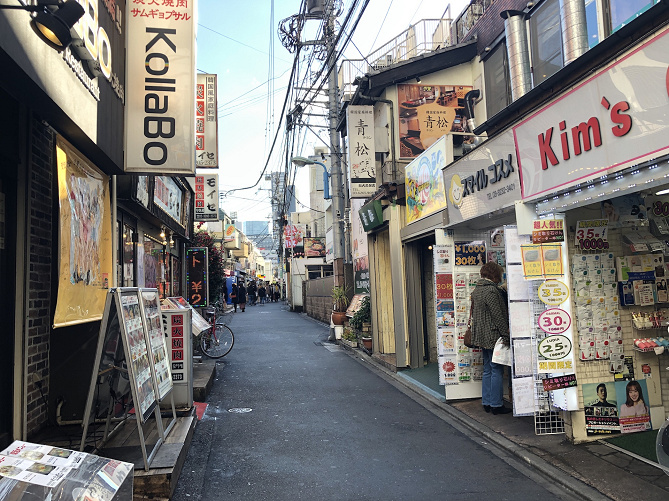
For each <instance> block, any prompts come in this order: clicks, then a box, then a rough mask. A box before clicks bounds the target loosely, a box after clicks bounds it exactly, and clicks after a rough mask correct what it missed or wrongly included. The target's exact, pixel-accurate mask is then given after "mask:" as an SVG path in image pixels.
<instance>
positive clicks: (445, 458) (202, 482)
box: [173, 303, 575, 501]
mask: <svg viewBox="0 0 669 501" xmlns="http://www.w3.org/2000/svg"><path fill="white" fill-rule="evenodd" d="M231 327H232V329H233V331H234V332H235V345H234V348H233V350H232V352H231V353H230V354H229V355H228V356H226V357H225V358H223V359H221V361H219V362H218V365H217V378H216V381H215V382H214V386H213V388H212V391H211V393H210V394H209V396H208V398H207V403H208V404H209V405H208V408H207V410H206V413H205V415H204V417H203V419H202V421H200V422H199V423H198V426H197V427H196V429H195V436H194V439H193V443H192V445H191V447H190V450H189V453H188V457H187V459H186V464H185V466H184V468H183V470H182V473H181V477H180V479H179V482H178V485H177V489H176V492H175V495H174V497H173V499H174V500H176V501H185V500H217V499H225V500H235V499H256V500H269V499H273V500H282V499H312V500H313V499H318V500H348V499H365V500H400V499H402V500H414V499H424V498H427V497H428V496H429V497H434V496H439V499H449V500H459V499H496V500H503V499H575V498H574V497H573V496H572V495H571V494H568V493H565V492H562V491H560V490H558V489H559V488H558V487H556V486H554V485H552V484H551V483H549V482H548V481H547V480H546V479H544V478H542V477H540V476H539V475H537V474H536V473H534V472H532V470H530V469H529V468H527V467H526V466H524V465H522V464H520V462H519V461H518V460H517V459H515V458H513V457H511V456H509V455H508V454H507V453H505V452H502V451H501V450H500V449H497V448H496V447H494V446H492V445H491V444H489V443H487V442H486V441H485V440H484V439H483V438H482V437H477V436H475V435H474V434H473V432H471V431H469V430H466V429H464V428H462V427H461V426H458V425H457V424H456V423H449V419H448V417H447V416H437V415H435V413H433V412H430V411H428V410H426V409H425V408H424V407H422V406H421V405H419V404H418V403H417V402H416V401H414V400H413V399H412V398H410V396H408V395H406V394H405V393H403V392H401V391H400V390H399V389H398V388H396V387H395V386H393V385H392V384H390V383H389V382H388V381H386V380H385V379H383V378H382V377H380V376H379V375H377V374H376V373H375V372H374V371H372V370H369V369H368V368H366V367H365V366H364V365H363V364H361V363H359V361H356V360H354V358H353V356H351V355H350V354H349V353H348V352H346V351H345V350H343V349H341V348H340V347H338V346H337V345H334V344H330V343H327V338H328V333H329V329H328V328H327V326H324V325H323V324H321V323H318V322H315V321H313V320H311V319H310V318H308V317H306V316H305V315H300V314H296V313H292V312H290V311H288V310H287V307H286V306H285V304H284V303H272V304H267V305H262V306H260V305H258V306H253V307H247V308H246V312H244V313H241V312H238V313H236V314H235V315H234V318H233V320H232V322H231ZM244 411H246V412H244ZM498 418H499V419H510V417H509V416H508V415H507V416H498ZM454 456H457V457H460V458H462V460H461V461H458V462H453V461H452V460H451V459H449V458H452V457H454Z"/></svg>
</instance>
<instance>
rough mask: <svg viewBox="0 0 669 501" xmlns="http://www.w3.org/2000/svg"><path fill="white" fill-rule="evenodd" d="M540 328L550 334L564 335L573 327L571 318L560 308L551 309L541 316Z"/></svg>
mask: <svg viewBox="0 0 669 501" xmlns="http://www.w3.org/2000/svg"><path fill="white" fill-rule="evenodd" d="M539 327H541V330H542V331H544V332H546V333H548V334H562V333H563V332H566V331H567V329H569V327H571V316H570V315H569V313H568V312H566V311H565V310H562V309H560V308H549V309H548V310H544V311H543V312H542V313H541V315H539Z"/></svg>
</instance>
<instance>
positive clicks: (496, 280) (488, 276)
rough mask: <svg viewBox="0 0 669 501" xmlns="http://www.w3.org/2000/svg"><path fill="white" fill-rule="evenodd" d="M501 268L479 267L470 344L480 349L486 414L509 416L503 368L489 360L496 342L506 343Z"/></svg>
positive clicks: (496, 266) (483, 401)
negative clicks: (479, 275)
mask: <svg viewBox="0 0 669 501" xmlns="http://www.w3.org/2000/svg"><path fill="white" fill-rule="evenodd" d="M502 272H503V270H502V267H501V266H500V265H498V264H497V263H494V262H492V261H491V262H488V263H485V264H484V265H483V266H481V278H480V279H479V280H478V282H476V288H475V289H474V291H473V292H472V305H471V307H472V308H473V310H472V344H474V346H480V347H481V348H482V350H483V381H482V385H483V387H482V403H483V408H484V410H485V411H486V412H490V411H491V410H492V413H493V414H508V413H509V412H511V409H509V408H508V407H504V400H503V398H504V366H503V365H500V364H496V363H494V362H493V361H492V352H493V349H494V347H495V343H496V342H497V340H498V339H499V338H500V337H501V338H502V339H503V340H504V341H505V342H506V343H507V344H508V343H509V313H508V307H507V302H506V300H505V294H504V292H503V291H502V290H501V289H500V285H499V284H500V283H501V282H502V275H503V274H502Z"/></svg>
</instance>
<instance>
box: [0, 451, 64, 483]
mask: <svg viewBox="0 0 669 501" xmlns="http://www.w3.org/2000/svg"><path fill="white" fill-rule="evenodd" d="M69 472H70V468H64V467H62V466H51V465H48V464H44V463H36V462H35V461H30V460H28V459H19V458H15V457H10V456H0V476H3V477H8V478H13V479H15V480H19V481H21V482H28V483H29V484H36V485H42V486H44V487H55V486H57V485H58V484H59V483H60V481H61V480H63V478H65V477H66V476H67V474H68V473H69Z"/></svg>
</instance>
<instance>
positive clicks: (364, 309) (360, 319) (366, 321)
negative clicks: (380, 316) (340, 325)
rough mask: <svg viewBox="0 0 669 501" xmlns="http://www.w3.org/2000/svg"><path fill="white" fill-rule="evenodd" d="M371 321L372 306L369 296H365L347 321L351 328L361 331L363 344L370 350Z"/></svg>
mask: <svg viewBox="0 0 669 501" xmlns="http://www.w3.org/2000/svg"><path fill="white" fill-rule="evenodd" d="M371 321H372V308H371V301H370V299H369V296H365V297H364V298H363V299H362V303H360V308H358V310H357V311H356V312H355V313H354V314H353V317H352V318H351V321H350V322H349V323H350V324H351V326H352V327H353V328H355V329H356V330H358V331H361V332H362V334H361V336H360V337H361V339H362V344H363V346H364V347H365V348H366V349H367V350H369V351H371V350H372V336H371V333H370V332H369V326H370V323H371Z"/></svg>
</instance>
